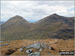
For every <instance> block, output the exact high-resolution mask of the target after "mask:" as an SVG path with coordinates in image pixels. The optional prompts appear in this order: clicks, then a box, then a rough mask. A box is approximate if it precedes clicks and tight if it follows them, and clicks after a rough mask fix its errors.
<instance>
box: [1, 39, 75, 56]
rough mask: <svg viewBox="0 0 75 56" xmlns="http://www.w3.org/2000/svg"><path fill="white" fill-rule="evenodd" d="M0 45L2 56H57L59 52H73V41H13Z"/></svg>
mask: <svg viewBox="0 0 75 56" xmlns="http://www.w3.org/2000/svg"><path fill="white" fill-rule="evenodd" d="M4 44H6V45H4ZM0 45H3V46H0V50H1V55H4V56H6V55H10V56H14V55H15V56H17V55H24V56H50V55H57V56H58V55H60V53H59V52H60V51H75V50H74V39H70V40H62V39H60V40H59V39H45V40H13V41H10V42H9V41H6V42H2V43H0Z"/></svg>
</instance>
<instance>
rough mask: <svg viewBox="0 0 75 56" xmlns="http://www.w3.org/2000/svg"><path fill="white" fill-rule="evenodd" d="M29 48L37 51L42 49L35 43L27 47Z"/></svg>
mask: <svg viewBox="0 0 75 56" xmlns="http://www.w3.org/2000/svg"><path fill="white" fill-rule="evenodd" d="M27 48H36V49H39V48H40V43H35V44H32V45H29V46H27Z"/></svg>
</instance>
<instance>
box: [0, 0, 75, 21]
mask: <svg viewBox="0 0 75 56" xmlns="http://www.w3.org/2000/svg"><path fill="white" fill-rule="evenodd" d="M53 13H57V14H59V15H62V16H74V1H1V20H2V21H7V20H8V19H9V18H11V17H12V16H15V15H20V16H22V17H24V18H25V19H27V20H28V21H32V22H33V21H37V20H40V19H42V18H43V17H46V16H48V15H51V14H53Z"/></svg>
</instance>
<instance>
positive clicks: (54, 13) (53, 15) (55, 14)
mask: <svg viewBox="0 0 75 56" xmlns="http://www.w3.org/2000/svg"><path fill="white" fill-rule="evenodd" d="M52 15H53V16H59V15H58V14H56V13H54V14H52ZM52 15H51V16H52Z"/></svg>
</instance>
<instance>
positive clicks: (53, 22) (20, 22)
mask: <svg viewBox="0 0 75 56" xmlns="http://www.w3.org/2000/svg"><path fill="white" fill-rule="evenodd" d="M1 28H2V29H1V31H2V40H17V39H47V38H54V39H55V38H57V39H71V38H74V18H70V17H63V16H59V15H57V14H53V15H49V16H47V17H45V18H43V19H41V20H39V21H37V22H35V23H30V22H28V21H27V20H25V19H24V18H23V17H21V16H18V15H17V16H14V17H12V18H10V19H9V20H8V21H7V22H6V23H4V24H3V25H2V27H1ZM65 34H66V35H65Z"/></svg>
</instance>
